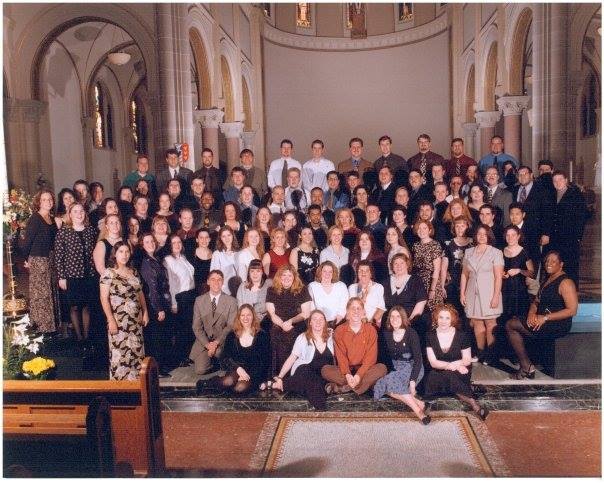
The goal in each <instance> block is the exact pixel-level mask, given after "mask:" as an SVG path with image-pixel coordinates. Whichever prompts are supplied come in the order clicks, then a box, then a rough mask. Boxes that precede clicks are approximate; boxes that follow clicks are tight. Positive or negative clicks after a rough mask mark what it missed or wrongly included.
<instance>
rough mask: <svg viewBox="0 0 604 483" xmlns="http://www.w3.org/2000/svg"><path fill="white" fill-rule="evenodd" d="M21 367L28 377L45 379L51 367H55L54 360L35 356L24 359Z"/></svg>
mask: <svg viewBox="0 0 604 483" xmlns="http://www.w3.org/2000/svg"><path fill="white" fill-rule="evenodd" d="M22 367H23V373H24V374H25V375H26V377H27V378H28V379H47V378H48V375H49V374H50V372H51V369H54V367H55V362H54V361H53V360H52V359H44V357H35V358H33V359H32V360H31V361H25V362H24V363H23V366H22Z"/></svg>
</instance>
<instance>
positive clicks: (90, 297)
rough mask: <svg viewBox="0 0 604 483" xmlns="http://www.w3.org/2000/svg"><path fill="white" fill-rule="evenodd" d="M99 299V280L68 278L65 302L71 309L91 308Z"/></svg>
mask: <svg viewBox="0 0 604 483" xmlns="http://www.w3.org/2000/svg"><path fill="white" fill-rule="evenodd" d="M98 298H99V280H98V278H96V277H86V278H68V279H67V290H66V291H65V300H66V301H67V305H68V306H69V307H80V308H81V307H86V306H88V307H90V306H91V305H93V304H94V302H95V300H97V299H98Z"/></svg>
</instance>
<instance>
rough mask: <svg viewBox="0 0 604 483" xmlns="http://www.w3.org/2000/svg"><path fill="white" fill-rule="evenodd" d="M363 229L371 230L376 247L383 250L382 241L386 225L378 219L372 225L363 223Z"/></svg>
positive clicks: (384, 238) (384, 239)
mask: <svg viewBox="0 0 604 483" xmlns="http://www.w3.org/2000/svg"><path fill="white" fill-rule="evenodd" d="M365 229H366V230H369V231H370V232H371V234H372V235H373V239H374V240H375V244H376V246H377V248H378V249H379V250H380V251H381V252H383V251H384V242H385V241H386V231H387V230H388V227H387V226H386V225H384V223H382V222H381V221H378V222H377V223H374V224H373V225H365Z"/></svg>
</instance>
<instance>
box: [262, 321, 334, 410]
mask: <svg viewBox="0 0 604 483" xmlns="http://www.w3.org/2000/svg"><path fill="white" fill-rule="evenodd" d="M333 355H334V347H333V337H332V334H331V331H330V330H329V328H328V326H327V320H325V315H324V314H323V312H321V311H320V310H313V311H312V312H311V314H310V318H309V323H308V329H306V332H304V333H303V334H300V335H299V336H298V337H297V338H296V342H295V343H294V347H293V349H292V353H291V354H290V356H289V357H288V358H287V360H286V361H285V362H284V363H283V366H282V367H281V370H280V371H279V374H278V375H276V376H275V378H274V380H273V381H268V382H267V383H266V385H265V387H272V388H273V389H277V390H279V391H291V392H295V393H298V394H302V395H303V396H304V397H306V398H307V399H308V402H309V403H310V405H311V406H312V407H313V408H315V409H317V410H319V411H325V409H327V407H326V406H327V404H326V403H327V392H326V391H325V383H326V382H327V381H325V379H323V377H322V376H321V369H322V368H323V366H325V365H332V364H333V363H334V358H333V357H334V356H333ZM290 370H291V374H290V376H289V377H287V373H288V372H290ZM261 387H262V386H261Z"/></svg>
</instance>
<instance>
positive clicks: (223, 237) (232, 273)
mask: <svg viewBox="0 0 604 483" xmlns="http://www.w3.org/2000/svg"><path fill="white" fill-rule="evenodd" d="M238 248H239V244H238V243H237V239H236V238H235V233H234V232H233V229H232V228H231V227H230V226H228V225H225V226H223V227H222V228H220V230H219V231H218V238H217V240H216V250H214V253H213V254H212V262H211V263H210V271H212V270H220V271H221V272H222V275H223V276H224V282H223V284H222V291H223V292H225V293H227V294H229V295H232V296H235V294H236V293H237V288H238V286H237V287H235V286H234V285H238V283H237V282H238V281H239V280H238V278H237V277H238V276H237V263H238V262H237V260H238V252H237V249H238ZM231 279H234V280H233V281H232V282H231ZM231 286H232V288H233V290H231Z"/></svg>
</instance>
